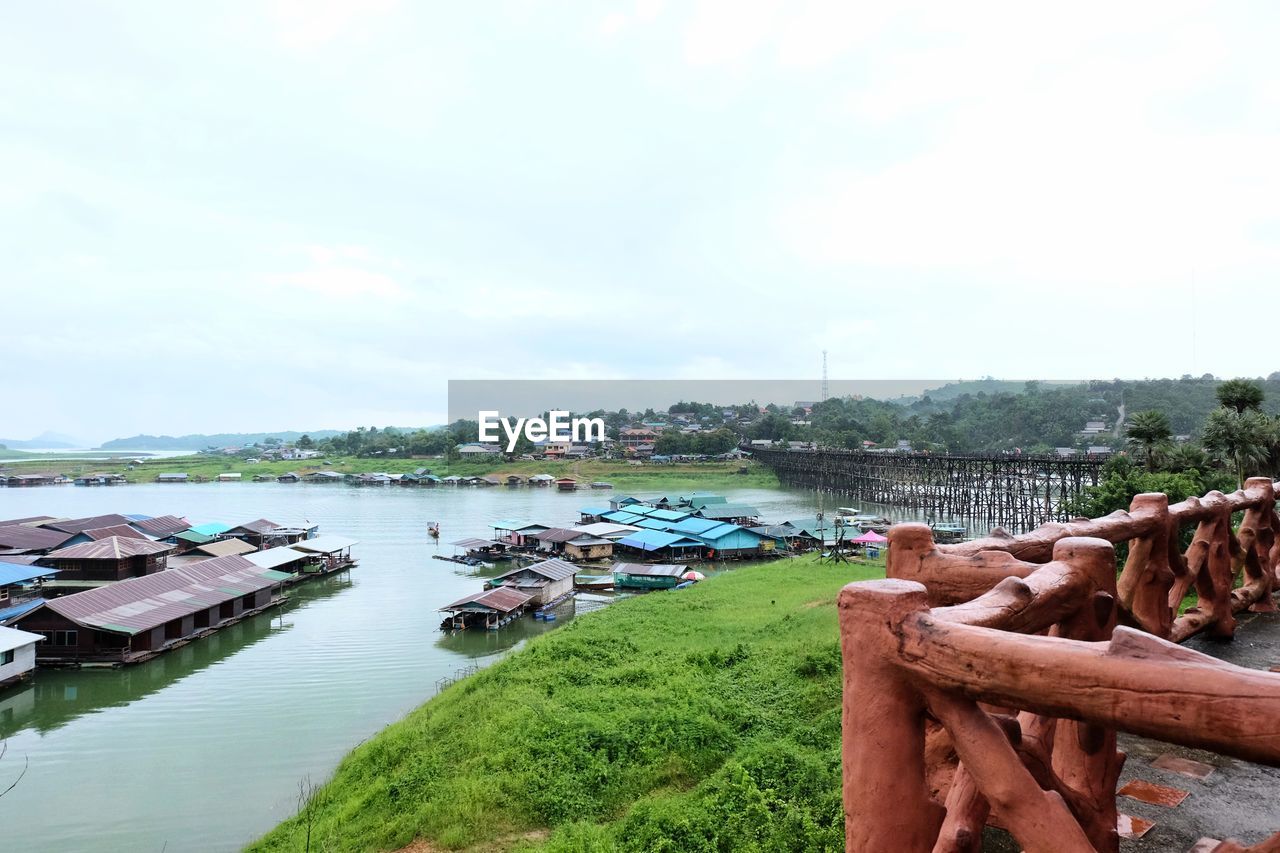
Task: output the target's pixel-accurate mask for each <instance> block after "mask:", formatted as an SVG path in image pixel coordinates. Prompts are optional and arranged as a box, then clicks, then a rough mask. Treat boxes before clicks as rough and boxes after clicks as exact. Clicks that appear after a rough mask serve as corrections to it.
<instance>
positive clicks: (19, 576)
mask: <svg viewBox="0 0 1280 853" xmlns="http://www.w3.org/2000/svg"><path fill="white" fill-rule="evenodd" d="M57 573H58V570H57V569H50V568H48V567H46V566H31V565H26V566H23V565H17V564H14V563H9V562H0V586H8V585H9V584H12V583H26V582H27V581H31V580H35V579H36V578H47V577H50V576H51V575H56V574H57Z"/></svg>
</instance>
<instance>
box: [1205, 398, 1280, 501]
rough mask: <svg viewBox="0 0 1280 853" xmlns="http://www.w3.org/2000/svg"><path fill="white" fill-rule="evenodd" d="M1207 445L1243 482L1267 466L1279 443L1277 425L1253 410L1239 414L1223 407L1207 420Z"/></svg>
mask: <svg viewBox="0 0 1280 853" xmlns="http://www.w3.org/2000/svg"><path fill="white" fill-rule="evenodd" d="M1203 441H1204V446H1205V448H1206V449H1207V450H1209V451H1210V452H1211V453H1213V454H1214V455H1215V456H1216V457H1217V458H1218V459H1219V460H1221V461H1222V462H1224V463H1225V464H1227V465H1230V466H1231V468H1232V470H1233V471H1235V473H1236V477H1237V479H1238V481H1239V482H1240V483H1244V480H1245V478H1246V477H1247V476H1248V475H1249V474H1250V473H1252V472H1253V471H1257V470H1261V468H1262V467H1263V466H1265V465H1266V464H1267V461H1268V458H1269V456H1270V452H1271V448H1272V447H1273V445H1275V444H1276V424H1275V422H1274V421H1273V420H1272V419H1271V418H1269V417H1268V416H1266V415H1264V414H1263V413H1262V412H1259V411H1257V410H1254V409H1245V410H1243V411H1240V410H1238V409H1234V408H1226V407H1223V408H1221V409H1216V410H1214V411H1213V412H1211V413H1210V414H1209V417H1208V418H1207V419H1206V420H1205V424H1204V435H1203Z"/></svg>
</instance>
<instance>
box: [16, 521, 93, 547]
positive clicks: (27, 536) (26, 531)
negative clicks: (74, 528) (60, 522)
mask: <svg viewBox="0 0 1280 853" xmlns="http://www.w3.org/2000/svg"><path fill="white" fill-rule="evenodd" d="M72 536H75V534H74V533H67V532H66V531H63V530H48V529H46V528H44V527H24V526H22V525H20V524H14V525H10V526H9V527H0V548H17V549H22V550H27V551H43V550H45V549H48V548H57V547H58V546H59V545H61V544H62V543H63V542H66V541H67V540H68V539H70V538H71V537H72Z"/></svg>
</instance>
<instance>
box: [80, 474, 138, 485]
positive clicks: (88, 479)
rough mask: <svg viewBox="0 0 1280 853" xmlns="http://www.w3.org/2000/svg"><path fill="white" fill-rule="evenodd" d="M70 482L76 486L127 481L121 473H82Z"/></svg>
mask: <svg viewBox="0 0 1280 853" xmlns="http://www.w3.org/2000/svg"><path fill="white" fill-rule="evenodd" d="M72 482H74V483H75V484H76V485H77V486H120V485H123V484H125V483H127V482H129V481H128V480H126V479H125V476H124V475H123V474H82V475H80V476H79V477H76V478H75V480H73V481H72Z"/></svg>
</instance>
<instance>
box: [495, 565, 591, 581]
mask: <svg viewBox="0 0 1280 853" xmlns="http://www.w3.org/2000/svg"><path fill="white" fill-rule="evenodd" d="M521 572H533V573H534V574H539V575H542V576H543V577H544V578H546V579H547V580H550V581H559V580H564V579H565V578H571V577H573V576H574V575H576V574H577V573H578V567H577V566H575V565H574V564H573V563H568V562H565V561H564V560H543V561H542V562H541V563H534V564H533V565H531V566H521V567H520V568H518V569H512V570H511V571H509V572H506V573H505V574H501V575H498V576H497V577H495V578H494V580H501V579H502V578H507V577H511V576H512V575H518V574H520V573H521Z"/></svg>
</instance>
